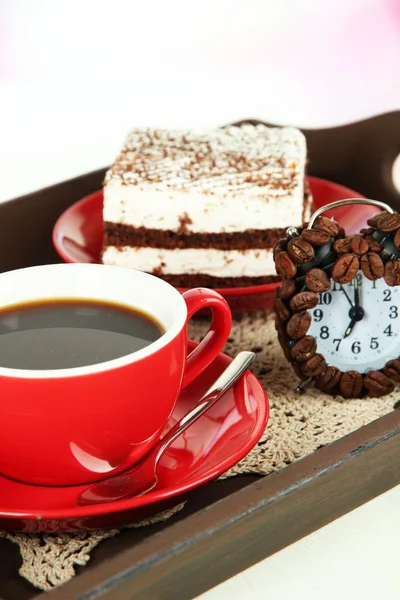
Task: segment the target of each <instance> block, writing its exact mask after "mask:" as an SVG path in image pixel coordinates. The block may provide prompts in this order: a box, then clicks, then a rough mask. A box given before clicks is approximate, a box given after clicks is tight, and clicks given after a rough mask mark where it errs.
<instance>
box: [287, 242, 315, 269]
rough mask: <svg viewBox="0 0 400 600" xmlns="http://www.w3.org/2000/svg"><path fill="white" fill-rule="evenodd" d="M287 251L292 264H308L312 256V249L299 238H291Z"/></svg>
mask: <svg viewBox="0 0 400 600" xmlns="http://www.w3.org/2000/svg"><path fill="white" fill-rule="evenodd" d="M287 251H288V252H289V254H290V257H291V258H292V259H293V260H294V262H296V263H299V264H304V263H306V262H309V261H310V260H311V259H312V258H313V256H314V248H313V247H312V246H311V244H309V243H308V242H306V240H304V239H303V238H301V237H295V238H292V239H291V240H290V241H289V243H288V247H287Z"/></svg>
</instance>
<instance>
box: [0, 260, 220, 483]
mask: <svg viewBox="0 0 400 600" xmlns="http://www.w3.org/2000/svg"><path fill="white" fill-rule="evenodd" d="M57 298H64V299H65V298H76V299H93V300H102V301H108V302H116V303H118V304H123V305H125V306H128V307H131V308H133V309H136V310H139V311H143V312H145V313H147V314H149V315H152V316H153V317H154V318H155V319H156V320H157V321H158V322H159V323H160V324H161V325H162V327H163V329H164V330H165V333H164V334H163V335H161V337H160V338H159V339H157V340H156V341H155V342H153V343H151V344H150V345H148V346H147V347H145V348H143V349H141V350H139V351H137V352H134V353H132V354H129V355H126V356H123V357H122V358H117V359H113V360H110V361H107V362H104V363H99V364H94V365H89V366H84V367H77V368H69V369H55V370H22V369H9V368H2V367H1V366H0V398H1V427H2V432H1V436H0V472H1V473H2V474H4V475H7V476H9V477H12V478H14V479H18V480H20V481H26V482H29V483H35V484H43V485H71V484H79V483H85V482H91V481H96V480H99V479H102V478H103V477H106V476H109V475H110V474H114V473H118V472H120V471H123V470H124V469H126V468H128V467H129V466H130V465H132V464H134V463H135V462H137V461H139V460H140V459H141V458H142V457H143V456H144V455H145V454H146V453H147V452H148V451H149V450H150V448H151V447H152V446H153V445H154V444H155V442H156V441H157V440H158V439H159V437H160V435H161V433H162V431H163V428H164V426H165V424H166V423H167V421H168V419H169V417H170V415H171V413H172V411H173V409H174V406H175V403H176V400H177V398H178V395H179V391H180V390H181V389H182V388H183V387H185V386H187V385H188V384H189V383H190V382H191V381H193V380H194V379H195V378H196V377H197V376H198V375H199V374H200V373H201V372H202V371H203V370H204V369H205V368H206V367H207V366H208V365H209V364H210V363H211V362H212V361H213V360H214V358H215V357H216V355H217V354H218V353H219V352H220V351H221V349H222V348H223V346H224V344H225V342H226V340H227V338H228V336H229V332H230V328H231V313H230V310H229V307H228V304H227V303H226V301H225V300H224V299H223V298H222V297H221V296H220V295H219V294H218V293H216V292H214V291H213V290H209V289H202V288H198V289H193V290H190V291H189V292H186V293H185V294H183V295H181V294H180V293H179V292H178V291H177V290H176V289H175V288H173V287H172V286H171V285H169V284H168V283H166V282H164V281H162V280H161V279H158V278H157V277H153V276H152V275H148V274H146V273H142V272H139V271H135V270H131V269H123V268H119V267H111V266H103V265H92V264H60V265H46V266H40V267H30V268H27V269H20V270H17V271H9V272H7V273H2V274H1V275H0V307H3V308H4V307H7V306H12V305H15V304H19V303H26V302H29V301H38V300H52V299H57ZM204 308H211V311H212V323H211V326H210V329H209V331H208V333H207V335H206V336H205V338H204V339H203V341H202V342H201V343H200V344H199V346H198V347H197V348H196V349H195V350H194V351H193V352H192V353H191V354H190V355H189V356H188V357H187V356H186V355H187V323H188V320H189V319H190V318H191V317H192V316H193V315H194V313H196V312H197V311H199V310H202V309H204Z"/></svg>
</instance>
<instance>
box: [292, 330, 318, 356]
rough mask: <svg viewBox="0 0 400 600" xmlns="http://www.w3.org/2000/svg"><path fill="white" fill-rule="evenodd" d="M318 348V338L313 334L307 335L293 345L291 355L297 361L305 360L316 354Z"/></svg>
mask: <svg viewBox="0 0 400 600" xmlns="http://www.w3.org/2000/svg"><path fill="white" fill-rule="evenodd" d="M316 350H317V340H316V339H315V337H313V336H312V335H306V336H305V337H303V338H302V339H301V340H299V341H298V342H296V343H295V344H294V345H293V346H292V348H291V351H290V356H291V358H292V359H293V360H295V361H297V362H305V361H306V360H308V359H309V358H311V357H312V356H313V355H314V354H315V352H316Z"/></svg>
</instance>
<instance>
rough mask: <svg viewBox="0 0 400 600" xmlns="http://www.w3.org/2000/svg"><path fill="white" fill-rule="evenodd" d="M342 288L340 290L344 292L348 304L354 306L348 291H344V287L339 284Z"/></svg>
mask: <svg viewBox="0 0 400 600" xmlns="http://www.w3.org/2000/svg"><path fill="white" fill-rule="evenodd" d="M340 289H341V290H342V292H343V293H344V295H345V296H346V298H347V300H348V301H349V304H350V306H354V304H353V303H352V301H351V300H350V296H349V295H348V293H347V292H346V290H345V289H344V287H343V286H341V288H340Z"/></svg>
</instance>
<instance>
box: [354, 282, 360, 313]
mask: <svg viewBox="0 0 400 600" xmlns="http://www.w3.org/2000/svg"><path fill="white" fill-rule="evenodd" d="M354 306H355V309H356V311H357V312H360V308H361V306H360V290H359V288H358V279H357V275H356V277H355V279H354ZM361 310H362V308H361Z"/></svg>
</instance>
